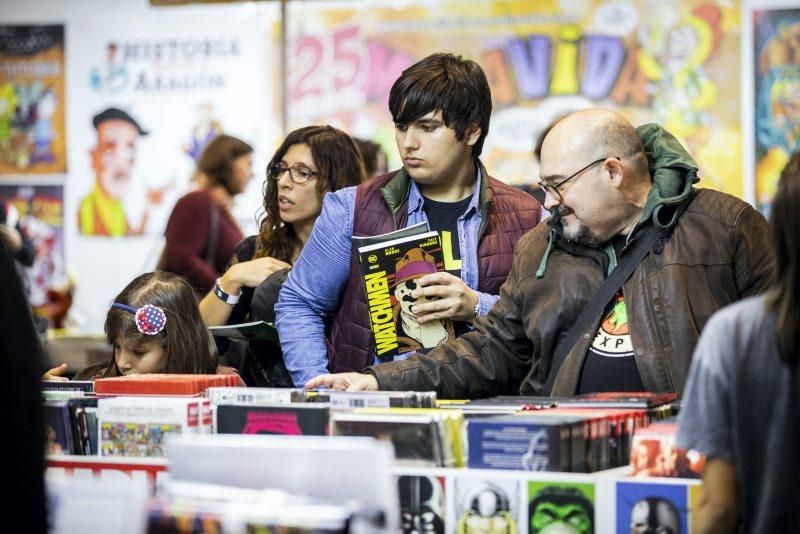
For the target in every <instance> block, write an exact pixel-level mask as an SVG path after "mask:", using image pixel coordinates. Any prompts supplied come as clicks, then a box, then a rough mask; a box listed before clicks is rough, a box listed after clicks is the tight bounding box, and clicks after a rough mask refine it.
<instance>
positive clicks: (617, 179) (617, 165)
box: [605, 158, 625, 189]
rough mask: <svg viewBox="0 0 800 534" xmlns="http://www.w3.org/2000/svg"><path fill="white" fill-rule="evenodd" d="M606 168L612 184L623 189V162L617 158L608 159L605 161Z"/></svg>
mask: <svg viewBox="0 0 800 534" xmlns="http://www.w3.org/2000/svg"><path fill="white" fill-rule="evenodd" d="M605 164H606V168H607V169H608V173H609V176H610V179H611V183H612V184H613V185H614V187H616V188H617V189H619V188H620V187H622V184H623V181H624V179H625V173H624V171H623V168H622V162H620V160H618V159H617V158H608V159H606V161H605Z"/></svg>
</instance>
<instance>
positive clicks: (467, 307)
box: [411, 273, 478, 323]
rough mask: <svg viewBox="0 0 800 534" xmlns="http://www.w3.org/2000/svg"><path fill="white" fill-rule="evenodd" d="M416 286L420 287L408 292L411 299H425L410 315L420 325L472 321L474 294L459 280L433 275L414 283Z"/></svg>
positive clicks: (437, 274) (443, 275) (452, 277)
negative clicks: (434, 322)
mask: <svg viewBox="0 0 800 534" xmlns="http://www.w3.org/2000/svg"><path fill="white" fill-rule="evenodd" d="M417 285H418V286H421V287H417V289H415V290H414V291H412V292H411V296H412V297H414V298H420V297H425V298H426V302H421V303H419V304H415V305H414V306H412V307H411V311H412V313H414V314H415V315H416V316H417V321H419V322H420V323H426V322H428V321H437V320H439V319H452V320H454V321H471V320H473V319H474V318H475V303H476V302H478V294H477V293H475V291H473V290H472V288H470V287H469V286H468V285H467V284H465V283H464V281H463V280H461V278H458V277H457V276H453V275H452V274H450V273H434V274H428V275H425V276H423V277H422V278H419V279H417ZM431 298H433V299H434V300H431Z"/></svg>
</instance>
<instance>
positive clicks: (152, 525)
mask: <svg viewBox="0 0 800 534" xmlns="http://www.w3.org/2000/svg"><path fill="white" fill-rule="evenodd" d="M358 513H359V511H358V510H356V509H353V507H350V506H346V505H343V504H337V503H333V502H329V501H325V500H322V499H312V498H309V497H307V496H303V495H297V494H290V493H288V492H285V491H280V490H277V489H249V488H237V487H234V486H223V485H218V484H205V483H201V482H186V481H173V480H166V481H164V482H163V483H162V484H160V486H159V493H158V498H157V499H155V500H153V501H152V502H151V503H150V506H149V510H148V518H147V532H150V533H162V532H163V533H166V532H291V533H293V534H339V533H341V534H345V533H347V532H350V529H349V525H350V524H351V523H352V521H353V519H354V516H355V515H357V514H358Z"/></svg>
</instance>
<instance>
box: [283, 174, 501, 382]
mask: <svg viewBox="0 0 800 534" xmlns="http://www.w3.org/2000/svg"><path fill="white" fill-rule="evenodd" d="M482 179H483V178H482V177H481V173H480V171H478V179H477V181H476V184H475V190H474V191H473V193H472V199H471V200H470V203H469V205H468V206H467V209H466V211H465V212H464V214H463V215H462V216H461V217H459V219H458V243H459V248H460V250H461V279H462V280H463V281H464V282H465V283H466V284H467V285H468V286H469V287H471V288H472V289H473V290H476V292H477V294H478V314H479V315H486V314H487V313H488V312H489V310H490V309H491V308H492V306H494V303H495V302H497V300H498V299H499V297H498V296H497V295H490V294H488V293H481V292H479V291H477V287H478V231H479V229H480V226H481V221H482V218H481V213H480V209H479V200H480V189H481V188H480V180H482ZM409 183H410V186H411V188H410V191H409V196H408V222H407V226H412V225H414V224H419V223H421V222H426V223H427V222H428V218H427V216H426V215H425V210H424V209H423V204H424V198H423V197H422V194H421V193H420V190H419V187H418V186H417V184H416V182H414V181H413V180H410V181H409ZM355 201H356V188H355V187H348V188H345V189H340V190H339V191H336V192H335V193H328V194H326V195H325V199H324V201H323V203H322V212H321V213H320V215H319V217H318V218H317V220H316V222H315V223H314V229H313V230H312V231H311V235H310V236H309V238H308V242H307V243H306V246H305V247H304V248H303V251H302V252H301V254H300V257H299V258H298V259H297V262H295V264H294V267H293V268H292V270H291V271H290V272H289V277H288V278H287V280H286V282H285V283H284V285H283V288H282V289H281V292H280V297H279V299H278V303H277V304H276V305H275V313H276V321H275V322H276V324H277V327H278V334H279V336H280V341H281V349H282V350H283V359H284V362H285V363H286V369H287V370H288V371H289V373H290V374H291V375H292V380H293V381H294V384H295V386H297V387H302V386H303V385H305V383H306V382H308V381H309V380H311V379H312V378H314V377H316V376H319V375H321V374H325V373H327V372H328V358H327V346H326V344H325V324H324V318H325V317H326V316H329V315H330V314H332V313H333V312H335V311H336V306H337V305H338V303H339V298H340V297H341V295H342V293H343V292H344V289H345V285H346V284H347V282H348V279H349V275H350V254H351V246H350V238H351V237H352V236H353V220H354V213H355ZM407 356H408V354H401V355H399V356H397V357H396V359H404V358H406V357H407ZM376 363H377V362H376Z"/></svg>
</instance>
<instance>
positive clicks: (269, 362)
mask: <svg viewBox="0 0 800 534" xmlns="http://www.w3.org/2000/svg"><path fill="white" fill-rule="evenodd" d="M364 179H365V172H364V163H363V160H362V158H361V155H360V153H359V151H358V148H357V146H356V144H355V142H354V141H353V139H352V138H351V137H350V136H349V135H348V134H346V133H345V132H343V131H341V130H337V129H336V128H333V127H331V126H307V127H305V128H300V129H298V130H295V131H293V132H291V133H290V134H289V135H288V136H287V137H286V139H285V140H284V141H283V143H282V144H281V146H280V147H279V148H278V150H277V151H276V152H275V155H274V156H273V157H272V160H271V161H270V163H269V165H268V167H267V179H266V181H265V182H264V210H265V215H264V218H263V219H262V221H261V226H260V229H259V233H258V235H254V236H250V237H248V238H246V239H245V240H244V241H242V242H241V243H239V245H238V246H237V247H236V251H235V253H234V255H233V258H231V261H230V264H229V266H228V268H227V269H226V270H225V272H224V273H223V274H222V276H220V277H219V278H218V279H217V281H216V283H215V285H214V288H213V289H212V291H210V292H209V293H208V295H206V297H205V298H204V299H203V300H202V302H201V303H200V312H201V314H202V315H203V319H204V321H205V322H206V324H207V325H209V326H216V325H223V324H237V323H241V322H245V321H249V320H257V319H261V320H267V321H269V322H272V321H274V319H275V316H274V305H275V303H276V302H277V300H278V292H279V291H280V288H281V286H282V285H283V281H284V280H285V279H286V274H287V269H289V268H291V266H292V263H293V262H294V261H295V260H296V259H297V257H298V256H299V255H300V251H302V250H303V246H304V245H305V243H306V241H307V240H308V236H309V235H310V234H311V229H312V228H313V226H314V221H315V220H316V219H317V216H319V214H320V211H321V210H322V197H323V196H324V195H325V193H328V192H333V191H337V190H339V189H341V188H343V187H349V186H353V185H358V184H359V183H361V182H362V181H364ZM256 288H258V289H257V291H256ZM254 311H255V314H254V313H253V312H254ZM224 348H225V347H223V346H220V349H224ZM241 373H242V378H243V379H244V381H245V382H246V383H247V384H248V385H250V386H261V387H270V386H271V387H291V386H292V380H291V377H290V376H289V374H288V373H287V372H286V368H285V367H284V365H283V357H282V354H281V352H280V346H279V345H278V344H277V343H273V342H266V341H258V340H251V341H250V342H248V347H247V351H246V354H245V357H244V360H243V362H242V363H241Z"/></svg>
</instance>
